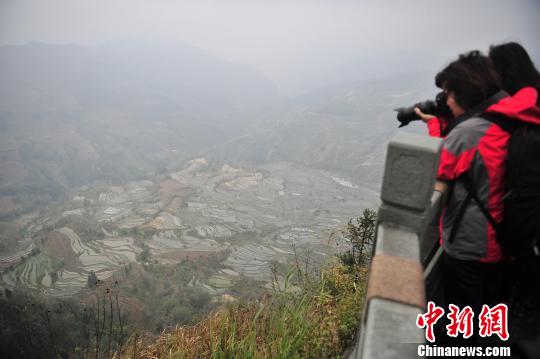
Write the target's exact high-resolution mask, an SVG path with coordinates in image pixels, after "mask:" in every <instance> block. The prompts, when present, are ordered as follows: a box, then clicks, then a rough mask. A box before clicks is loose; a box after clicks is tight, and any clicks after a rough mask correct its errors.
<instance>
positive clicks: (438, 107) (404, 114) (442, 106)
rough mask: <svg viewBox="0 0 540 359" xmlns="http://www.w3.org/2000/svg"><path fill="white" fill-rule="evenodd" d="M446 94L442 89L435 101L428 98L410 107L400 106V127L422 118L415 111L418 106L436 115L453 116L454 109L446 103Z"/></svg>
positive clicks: (398, 117)
mask: <svg viewBox="0 0 540 359" xmlns="http://www.w3.org/2000/svg"><path fill="white" fill-rule="evenodd" d="M446 100H447V97H446V94H445V93H444V92H443V91H441V92H439V93H438V94H437V96H435V101H433V100H427V101H424V102H419V103H416V104H414V105H413V106H410V107H400V108H397V109H395V111H397V120H398V121H399V122H400V125H399V127H403V126H407V125H408V124H409V123H410V122H411V121H416V120H420V116H418V115H417V114H416V112H414V108H415V107H418V108H419V109H420V111H422V112H423V113H427V114H430V115H434V116H436V117H446V118H448V117H451V116H452V111H451V110H450V108H449V107H448V105H447V104H446Z"/></svg>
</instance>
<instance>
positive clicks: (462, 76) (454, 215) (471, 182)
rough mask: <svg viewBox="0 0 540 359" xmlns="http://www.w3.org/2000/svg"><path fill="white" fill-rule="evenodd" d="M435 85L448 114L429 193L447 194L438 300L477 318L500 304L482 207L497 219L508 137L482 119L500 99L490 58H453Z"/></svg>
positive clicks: (496, 255) (491, 231)
mask: <svg viewBox="0 0 540 359" xmlns="http://www.w3.org/2000/svg"><path fill="white" fill-rule="evenodd" d="M435 82H436V85H437V86H438V87H440V88H442V89H443V90H444V92H445V94H446V95H447V105H448V107H449V108H450V110H451V112H452V115H453V119H452V120H451V121H449V122H448V124H447V126H446V127H445V128H444V131H443V133H442V134H443V136H444V135H445V134H446V136H445V137H444V139H443V145H442V151H441V157H440V162H439V169H438V174H437V178H438V181H437V184H436V188H435V189H436V190H439V191H442V192H445V193H446V196H447V198H446V206H445V210H444V213H443V216H442V220H441V237H442V247H443V254H442V273H443V274H442V276H443V278H442V281H443V287H444V295H445V300H446V302H447V303H448V304H450V303H452V304H455V305H457V306H459V307H460V308H463V307H465V306H470V307H471V308H472V310H473V312H474V313H480V310H481V308H482V305H483V304H488V305H493V304H495V303H496V302H497V301H498V300H499V293H498V291H499V277H500V274H501V270H502V267H501V265H500V263H501V261H502V260H503V254H502V250H501V247H500V245H499V243H498V242H497V239H496V232H495V228H494V226H493V225H492V224H491V223H490V221H489V219H488V218H487V217H486V215H485V214H484V210H487V211H488V212H489V215H490V216H491V217H492V218H493V219H494V220H495V221H497V222H500V221H501V220H502V214H503V200H502V197H503V194H504V185H505V184H504V174H505V159H506V151H507V148H508V141H509V138H510V135H509V134H508V132H506V131H505V130H503V129H502V128H500V127H499V126H498V125H497V124H495V123H493V122H491V121H489V120H487V119H485V118H482V115H483V113H485V111H486V110H487V109H488V108H489V107H490V106H492V105H493V104H496V103H498V102H499V101H500V100H501V99H503V98H505V97H507V95H506V93H505V92H503V91H502V86H501V82H500V80H499V76H498V74H497V73H496V72H495V69H494V68H493V66H492V64H491V61H490V60H489V58H487V57H486V56H484V55H482V54H481V53H480V52H479V51H471V52H469V53H467V54H463V55H460V56H459V58H458V59H457V60H456V61H454V62H452V63H450V64H449V65H448V66H447V67H446V68H444V69H443V70H442V71H441V72H439V73H438V74H437V76H436V79H435ZM502 114H504V111H503V112H502Z"/></svg>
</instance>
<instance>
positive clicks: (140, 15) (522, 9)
mask: <svg viewBox="0 0 540 359" xmlns="http://www.w3.org/2000/svg"><path fill="white" fill-rule="evenodd" d="M539 10H540V1H536V0H530V1H519V0H516V1H510V0H505V1H499V0H496V1H495V0H485V1H474V0H464V1H450V0H447V1H424V0H422V1H405V0H403V1H397V0H393V1H392V0H388V1H383V0H379V1H363V0H357V1H348V0H327V1H316V0H313V1H303V0H294V1H293V0H290V1H281V0H214V1H211V0H193V1H170V0H148V1H142V0H29V1H25V0H0V45H5V44H24V43H26V42H30V41H40V42H46V43H78V44H96V43H103V42H110V41H115V40H123V39H138V38H147V39H148V38H150V39H160V40H163V41H173V42H174V41H180V42H184V43H188V44H190V45H193V46H197V47H201V48H203V49H206V50H208V51H210V52H211V53H213V54H215V55H216V56H219V57H222V58H225V59H228V60H232V61H240V62H245V63H249V64H251V65H253V66H255V67H256V68H258V69H259V70H261V71H262V72H264V73H265V74H266V75H267V76H268V77H269V78H270V79H271V80H272V81H274V82H275V83H276V84H277V85H278V86H279V87H280V88H281V89H282V90H283V91H284V92H285V93H294V92H298V91H301V90H303V89H306V88H308V87H309V86H310V85H313V86H314V85H317V84H318V83H321V84H322V83H324V82H325V81H332V77H333V76H334V75H335V74H340V73H341V77H343V72H345V73H346V72H347V71H349V70H350V69H351V68H354V67H355V64H358V66H361V64H362V63H363V62H364V61H365V63H366V64H367V65H366V69H367V71H368V74H369V72H373V76H376V75H378V73H377V72H384V73H386V72H396V73H397V72H401V71H409V72H410V71H414V70H417V69H415V66H424V67H425V66H432V67H433V69H434V70H436V69H439V68H441V67H442V66H443V65H444V64H445V62H447V61H449V60H452V59H453V58H454V57H456V55H457V54H458V53H459V52H463V51H466V50H470V49H473V48H480V49H482V50H486V49H487V47H488V46H489V44H491V43H499V42H502V41H507V40H517V41H520V42H522V43H523V44H524V45H525V46H526V47H527V48H528V49H529V51H530V52H531V54H532V55H533V57H534V59H535V61H536V62H538V61H539V60H538V58H539V55H540V49H539V47H538V45H537V42H538V35H539V34H540V32H539V31H538V30H539V28H540V11H539ZM426 64H429V65H426ZM368 65H369V66H368ZM378 65H379V66H378ZM343 69H349V70H343ZM340 71H341V72H340ZM353 72H354V71H353ZM353 72H351V74H352V75H351V76H352V77H353V78H351V79H350V80H355V78H354V77H355V76H359V75H358V74H357V73H354V74H353ZM364 75H365V74H364ZM336 76H337V75H336ZM338 77H339V76H338ZM345 77H346V76H345ZM339 80H341V79H339Z"/></svg>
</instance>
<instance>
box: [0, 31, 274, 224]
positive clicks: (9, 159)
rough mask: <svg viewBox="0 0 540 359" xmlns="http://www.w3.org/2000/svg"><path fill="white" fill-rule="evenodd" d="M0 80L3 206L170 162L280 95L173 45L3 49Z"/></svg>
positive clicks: (253, 74)
mask: <svg viewBox="0 0 540 359" xmlns="http://www.w3.org/2000/svg"><path fill="white" fill-rule="evenodd" d="M0 78H1V79H2V81H0V167H1V168H2V172H1V174H0V195H1V198H0V202H1V203H3V204H6V203H7V204H9V206H8V207H17V206H16V205H15V203H17V200H16V199H15V198H14V196H13V194H15V193H16V194H17V198H18V200H20V199H21V196H24V193H26V194H27V197H31V196H32V195H42V196H44V197H45V198H50V197H55V196H59V195H61V194H62V193H63V192H64V190H65V189H66V188H68V187H73V186H80V185H83V184H88V183H90V182H92V181H95V180H101V181H105V182H123V181H126V180H130V179H134V178H138V177H144V176H148V175H151V174H153V173H154V172H156V171H160V169H164V168H176V167H177V166H180V165H181V164H183V163H184V161H185V160H186V159H190V158H192V156H193V154H194V153H196V152H198V151H200V150H201V149H204V148H206V147H207V146H209V145H215V144H219V143H222V142H225V141H227V140H230V139H232V138H235V137H238V136H239V135H240V134H242V131H243V129H244V128H245V127H246V124H249V123H250V122H251V121H252V116H250V115H248V114H250V113H252V112H253V111H256V110H257V109H260V108H263V107H266V106H271V105H273V104H275V103H276V102H278V101H280V97H279V96H278V93H277V91H276V89H275V87H274V86H273V84H272V83H271V82H270V81H269V80H268V79H266V78H265V77H264V76H263V75H262V74H261V73H260V72H258V71H257V70H256V69H254V68H252V67H250V66H248V65H244V64H239V63H233V62H228V61H224V60H222V59H219V58H216V57H214V56H212V55H211V54H209V53H207V52H205V51H203V50H200V49H197V48H194V47H190V46H187V45H178V44H177V45H170V44H159V45H158V44H150V43H140V42H129V41H124V42H117V43H111V44H107V45H101V46H76V45H46V44H39V43H31V44H27V45H24V46H3V47H0ZM8 212H9V211H8ZM0 214H1V213H0Z"/></svg>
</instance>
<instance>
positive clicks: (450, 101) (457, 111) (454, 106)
mask: <svg viewBox="0 0 540 359" xmlns="http://www.w3.org/2000/svg"><path fill="white" fill-rule="evenodd" d="M446 97H447V100H446V104H447V105H448V107H450V110H452V114H453V115H454V118H456V117H459V116H461V115H463V113H465V110H464V109H462V108H461V106H460V105H458V103H457V102H456V98H455V97H454V93H453V92H447V93H446Z"/></svg>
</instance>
